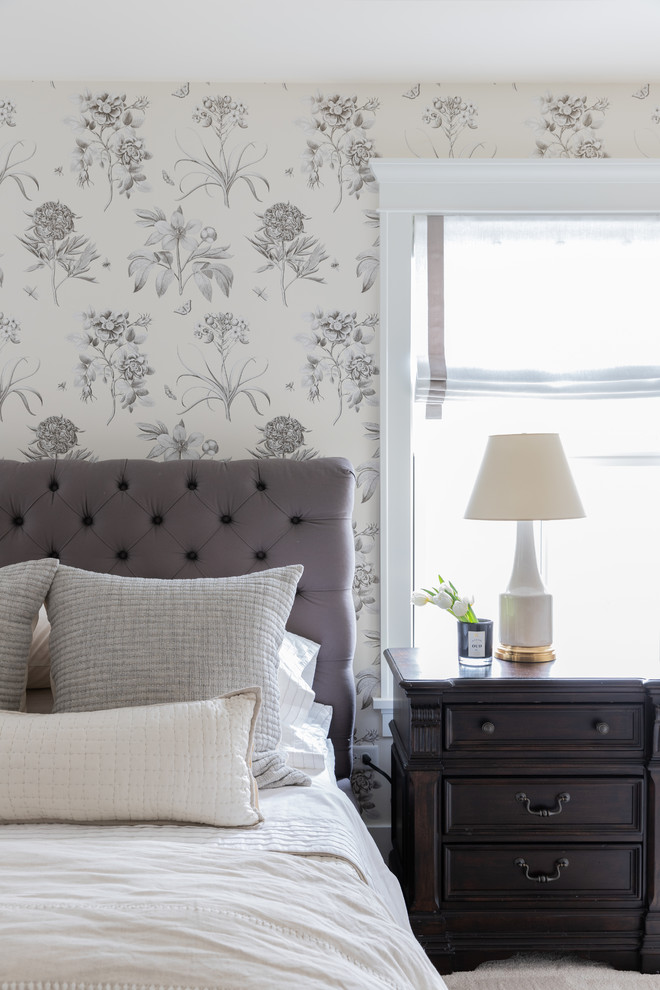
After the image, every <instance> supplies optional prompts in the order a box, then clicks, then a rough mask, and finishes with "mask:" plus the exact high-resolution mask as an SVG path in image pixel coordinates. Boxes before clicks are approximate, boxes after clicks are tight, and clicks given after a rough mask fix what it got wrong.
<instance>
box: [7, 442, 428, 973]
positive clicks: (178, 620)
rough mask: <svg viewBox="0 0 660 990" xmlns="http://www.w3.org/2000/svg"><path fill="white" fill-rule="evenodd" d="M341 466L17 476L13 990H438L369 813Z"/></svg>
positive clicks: (11, 534) (47, 470) (10, 659)
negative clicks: (352, 779) (358, 749)
mask: <svg viewBox="0 0 660 990" xmlns="http://www.w3.org/2000/svg"><path fill="white" fill-rule="evenodd" d="M353 494H354V474H353V470H352V468H351V465H350V464H349V463H348V461H346V460H344V459H342V458H316V459H312V460H310V461H290V460H263V459H255V460H245V461H235V462H231V461H230V462H211V461H208V462H206V461H196V462H195V461H185V462H179V461H177V462H169V463H158V462H152V461H143V460H108V461H99V462H89V461H77V460H54V461H48V460H42V461H35V462H26V463H23V462H15V461H11V460H4V461H0V642H1V643H2V647H1V648H0V987H1V988H2V990H19V988H20V990H23V988H25V987H30V988H31V990H53V988H55V987H59V988H63V987H66V988H67V990H101V988H103V990H119V988H122V990H127V988H128V990H146V988H154V987H156V988H158V987H164V988H170V990H202V988H205V990H239V988H240V990H251V988H257V987H259V988H260V990H261V988H263V987H270V988H279V987H287V988H290V987H305V988H306V990H315V988H319V990H320V988H328V987H333V988H335V987H341V988H347V990H348V988H355V990H371V988H374V990H375V988H391V990H436V988H442V987H444V983H443V981H442V979H441V977H440V976H439V975H438V974H437V973H436V971H435V969H434V967H433V966H432V965H431V964H430V963H429V962H428V960H427V958H426V956H425V954H424V952H423V951H422V949H421V947H420V946H419V945H418V943H417V942H416V940H415V939H414V937H413V935H412V932H411V930H410V928H409V925H408V921H407V916H406V911H405V906H404V903H403V899H402V896H401V893H400V890H399V887H398V884H397V882H396V881H395V879H394V878H393V876H392V875H391V873H390V872H389V871H388V870H387V868H386V867H385V864H384V862H383V860H382V858H381V856H380V855H379V853H378V851H377V849H376V846H375V844H374V843H373V841H372V839H371V838H370V836H369V834H368V831H367V829H366V828H365V826H364V824H363V822H362V820H361V818H360V816H359V813H358V812H357V810H356V807H355V805H354V803H353V802H352V800H351V797H350V784H349V776H350V769H351V763H352V754H351V744H352V734H353V724H354V717H355V689H354V678H353V672H352V658H353V650H354V643H355V612H354V607H353V602H352V594H351V591H352V577H353V566H354V560H353V532H352V507H353Z"/></svg>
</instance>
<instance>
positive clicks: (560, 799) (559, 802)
mask: <svg viewBox="0 0 660 990" xmlns="http://www.w3.org/2000/svg"><path fill="white" fill-rule="evenodd" d="M570 800H571V795H570V794H567V793H566V792H565V791H563V792H562V793H561V794H557V796H556V797H555V807H554V808H532V807H530V805H531V801H530V799H529V798H528V797H527V795H526V794H525V793H524V791H518V793H517V794H516V801H520V803H521V804H524V805H525V811H527V812H528V813H529V814H530V815H537V816H538V817H539V818H550V817H551V816H552V815H561V813H562V811H563V810H564V808H563V805H565V804H568V802H569V801H570Z"/></svg>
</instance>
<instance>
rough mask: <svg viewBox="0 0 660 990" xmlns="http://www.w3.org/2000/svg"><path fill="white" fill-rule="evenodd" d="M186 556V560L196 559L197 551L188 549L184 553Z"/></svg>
mask: <svg viewBox="0 0 660 990" xmlns="http://www.w3.org/2000/svg"><path fill="white" fill-rule="evenodd" d="M186 557H187V558H188V560H197V551H196V550H189V551H188V553H187V554H186Z"/></svg>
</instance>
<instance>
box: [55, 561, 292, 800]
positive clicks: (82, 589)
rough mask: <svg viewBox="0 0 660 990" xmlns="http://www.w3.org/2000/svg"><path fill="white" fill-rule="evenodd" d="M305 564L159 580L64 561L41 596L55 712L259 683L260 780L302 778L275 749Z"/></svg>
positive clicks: (206, 694) (185, 697)
mask: <svg viewBox="0 0 660 990" xmlns="http://www.w3.org/2000/svg"><path fill="white" fill-rule="evenodd" d="M302 571H303V568H302V566H301V565H299V564H294V565H291V566H289V567H279V568H273V569H271V570H266V571H259V572H258V573H255V574H244V575H240V576H238V577H227V578H197V579H195V580H185V579H181V580H161V579H158V578H138V577H120V576H118V575H115V574H97V573H95V572H91V571H83V570H79V569H78V568H75V567H67V566H65V565H61V566H60V568H59V570H58V571H57V573H56V575H55V578H54V579H53V583H52V585H51V589H50V592H49V594H48V597H47V599H46V608H47V611H48V618H49V620H50V623H51V634H50V655H51V677H52V682H53V691H54V695H55V702H54V706H53V711H54V712H56V713H61V712H81V711H92V710H95V709H107V708H124V707H129V706H133V705H153V704H163V703H167V702H175V701H199V700H204V699H206V698H213V697H216V696H217V695H220V694H225V693H226V692H227V691H235V690H239V689H241V688H245V687H248V686H252V685H257V686H258V687H260V688H261V693H262V703H261V710H260V712H259V717H258V719H257V724H256V729H255V737H254V756H253V761H252V770H253V773H254V776H255V777H256V779H257V782H258V784H259V786H260V787H273V786H279V785H283V784H309V783H310V781H309V778H308V777H307V775H306V774H304V773H303V772H301V771H300V770H296V769H293V768H292V767H289V766H287V764H286V761H285V759H284V756H283V754H282V753H281V752H280V751H279V749H278V747H279V742H280V717H279V691H278V685H277V665H278V657H277V654H278V650H279V647H280V644H281V642H282V637H283V635H284V626H285V623H286V621H287V619H288V617H289V612H290V611H291V607H292V605H293V600H294V597H295V593H296V588H297V585H298V580H299V578H300V576H301V574H302Z"/></svg>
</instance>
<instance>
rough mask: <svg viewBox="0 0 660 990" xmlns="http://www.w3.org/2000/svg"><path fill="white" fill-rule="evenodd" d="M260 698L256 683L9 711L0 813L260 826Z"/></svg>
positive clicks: (0, 721) (2, 732) (2, 727)
mask: <svg viewBox="0 0 660 990" xmlns="http://www.w3.org/2000/svg"><path fill="white" fill-rule="evenodd" d="M260 700H261V693H260V690H259V688H250V689H247V690H243V691H236V692H232V693H229V694H227V695H224V696H223V697H219V698H213V699H210V700H208V701H184V702H175V703H174V704H165V705H144V706H135V707H133V708H115V709H106V710H104V711H90V712H76V713H69V712H66V713H62V714H59V715H27V714H25V713H22V712H0V821H2V822H4V823H7V822H34V821H37V822H121V821H123V822H134V821H176V822H195V823H199V824H204V825H216V826H228V827H232V828H235V827H241V826H242V827H245V826H251V825H256V824H258V823H259V822H260V821H263V818H262V816H261V814H260V812H259V809H258V804H257V788H256V784H255V781H254V777H253V776H252V773H251V770H250V761H251V755H252V746H253V741H254V728H255V723H256V719H257V712H258V711H259V705H260Z"/></svg>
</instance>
